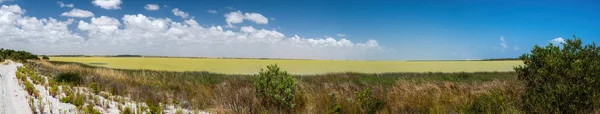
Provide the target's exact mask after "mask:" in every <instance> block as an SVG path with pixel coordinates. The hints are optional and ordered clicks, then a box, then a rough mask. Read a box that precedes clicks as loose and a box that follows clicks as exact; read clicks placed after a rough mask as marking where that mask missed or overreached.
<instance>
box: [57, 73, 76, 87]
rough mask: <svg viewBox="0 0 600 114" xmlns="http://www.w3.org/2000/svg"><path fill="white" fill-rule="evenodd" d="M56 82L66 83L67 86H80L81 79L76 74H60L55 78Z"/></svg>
mask: <svg viewBox="0 0 600 114" xmlns="http://www.w3.org/2000/svg"><path fill="white" fill-rule="evenodd" d="M54 79H55V80H56V82H61V83H68V84H75V85H77V84H80V83H81V82H82V78H81V76H80V75H79V74H78V73H74V72H66V73H60V74H58V75H57V76H56V77H55V78H54Z"/></svg>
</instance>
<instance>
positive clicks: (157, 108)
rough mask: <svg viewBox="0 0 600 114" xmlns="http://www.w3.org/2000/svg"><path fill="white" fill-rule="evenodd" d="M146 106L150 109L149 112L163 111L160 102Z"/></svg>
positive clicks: (155, 113) (153, 113)
mask: <svg viewBox="0 0 600 114" xmlns="http://www.w3.org/2000/svg"><path fill="white" fill-rule="evenodd" d="M148 108H149V109H150V114H162V112H163V109H162V107H161V106H160V104H158V105H157V104H148Z"/></svg>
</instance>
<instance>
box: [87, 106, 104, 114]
mask: <svg viewBox="0 0 600 114" xmlns="http://www.w3.org/2000/svg"><path fill="white" fill-rule="evenodd" d="M83 112H84V113H85V114H102V112H100V111H98V110H96V109H94V105H87V106H86V108H85V109H84V110H83Z"/></svg>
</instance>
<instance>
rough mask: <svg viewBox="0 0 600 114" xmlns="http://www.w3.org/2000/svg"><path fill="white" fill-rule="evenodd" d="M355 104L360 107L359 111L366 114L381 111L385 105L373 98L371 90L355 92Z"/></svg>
mask: <svg viewBox="0 0 600 114" xmlns="http://www.w3.org/2000/svg"><path fill="white" fill-rule="evenodd" d="M355 94H356V103H357V104H358V106H360V108H361V110H362V111H363V112H364V113H367V114H375V113H376V112H377V111H378V110H380V109H382V108H383V106H384V105H385V103H384V102H383V101H381V100H379V99H377V98H375V97H374V96H373V93H372V92H371V89H369V88H367V89H365V90H363V91H358V92H355Z"/></svg>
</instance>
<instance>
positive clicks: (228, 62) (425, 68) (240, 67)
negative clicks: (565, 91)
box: [50, 57, 523, 74]
mask: <svg viewBox="0 0 600 114" xmlns="http://www.w3.org/2000/svg"><path fill="white" fill-rule="evenodd" d="M50 59H51V60H52V61H65V62H79V63H85V64H88V65H94V66H104V67H109V68H122V69H150V70H166V71H208V72H215V73H225V74H254V73H257V72H258V71H259V69H261V68H264V67H265V66H267V65H269V64H278V65H279V66H280V67H281V68H283V69H285V70H287V71H288V72H290V73H293V74H322V73H332V72H361V73H385V72H493V71H500V72H503V71H513V67H514V66H518V65H522V64H523V62H522V61H519V60H512V61H345V60H260V59H199V58H148V57H52V58H50ZM90 63H92V64H90ZM94 63H103V64H94Z"/></svg>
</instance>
